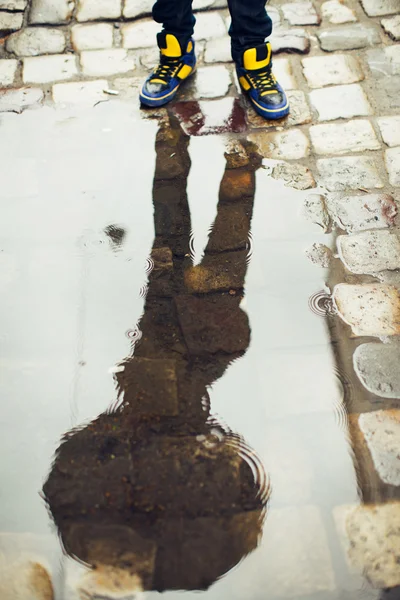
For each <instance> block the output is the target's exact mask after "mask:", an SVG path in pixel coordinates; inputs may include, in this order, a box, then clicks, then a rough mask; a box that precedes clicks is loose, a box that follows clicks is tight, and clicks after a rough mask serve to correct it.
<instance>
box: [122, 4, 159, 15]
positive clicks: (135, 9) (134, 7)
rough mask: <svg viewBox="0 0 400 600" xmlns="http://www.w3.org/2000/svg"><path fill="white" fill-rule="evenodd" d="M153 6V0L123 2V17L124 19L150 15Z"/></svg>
mask: <svg viewBox="0 0 400 600" xmlns="http://www.w3.org/2000/svg"><path fill="white" fill-rule="evenodd" d="M153 4H154V2H153V0H125V2H124V11H123V15H124V17H125V19H137V18H138V17H144V16H145V15H146V16H147V15H151V11H152V8H153Z"/></svg>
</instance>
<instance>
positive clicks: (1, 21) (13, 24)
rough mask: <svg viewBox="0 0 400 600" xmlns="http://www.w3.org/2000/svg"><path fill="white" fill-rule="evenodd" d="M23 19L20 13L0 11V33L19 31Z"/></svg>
mask: <svg viewBox="0 0 400 600" xmlns="http://www.w3.org/2000/svg"><path fill="white" fill-rule="evenodd" d="M23 19H24V16H23V14H22V13H10V12H3V11H0V31H17V30H18V29H21V27H22V22H23Z"/></svg>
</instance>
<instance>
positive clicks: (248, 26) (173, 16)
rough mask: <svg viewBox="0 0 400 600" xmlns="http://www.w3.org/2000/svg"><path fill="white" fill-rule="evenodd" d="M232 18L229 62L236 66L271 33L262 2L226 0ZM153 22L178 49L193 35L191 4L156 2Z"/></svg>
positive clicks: (185, 0)
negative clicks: (173, 39) (169, 35)
mask: <svg viewBox="0 0 400 600" xmlns="http://www.w3.org/2000/svg"><path fill="white" fill-rule="evenodd" d="M228 5H229V10H230V12H231V17H232V25H231V27H230V30H229V34H230V36H231V40H232V58H233V60H234V61H235V62H237V63H239V62H240V61H241V58H242V54H243V52H244V51H245V50H247V49H248V48H253V47H254V46H258V45H259V44H262V43H263V42H264V41H265V39H266V38H267V37H269V36H270V35H271V32H272V21H271V19H270V17H269V16H268V14H267V11H266V10H265V0H228ZM153 18H154V20H155V21H157V23H162V24H163V26H164V30H165V31H166V32H167V33H173V34H174V35H176V37H177V38H178V39H179V41H180V42H181V44H182V45H184V44H185V42H187V41H188V39H189V38H190V36H191V35H193V30H194V25H195V23H196V19H195V17H194V15H193V12H192V0H157V2H156V3H155V5H154V7H153Z"/></svg>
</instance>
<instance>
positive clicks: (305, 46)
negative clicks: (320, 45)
mask: <svg viewBox="0 0 400 600" xmlns="http://www.w3.org/2000/svg"><path fill="white" fill-rule="evenodd" d="M269 40H270V42H271V45H272V51H273V52H274V53H275V54H276V53H278V52H299V53H300V54H307V52H309V51H310V47H311V42H310V37H309V35H308V33H307V32H306V30H305V29H283V28H281V27H278V28H277V29H275V30H274V31H273V33H272V35H271V37H270V38H269Z"/></svg>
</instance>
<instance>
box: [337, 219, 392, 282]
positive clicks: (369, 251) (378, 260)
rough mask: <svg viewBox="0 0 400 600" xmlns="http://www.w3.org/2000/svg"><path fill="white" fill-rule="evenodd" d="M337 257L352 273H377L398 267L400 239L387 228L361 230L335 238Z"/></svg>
mask: <svg viewBox="0 0 400 600" xmlns="http://www.w3.org/2000/svg"><path fill="white" fill-rule="evenodd" d="M337 247H338V252H339V257H340V259H341V260H342V262H343V264H344V265H345V267H346V268H347V269H348V270H349V271H351V272H352V273H356V274H358V275H362V274H364V273H377V272H379V271H394V270H395V269H399V268H400V240H399V236H398V235H397V233H395V232H391V231H388V230H387V229H378V230H375V231H362V232H360V233H354V234H350V235H340V236H339V237H338V238H337Z"/></svg>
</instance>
